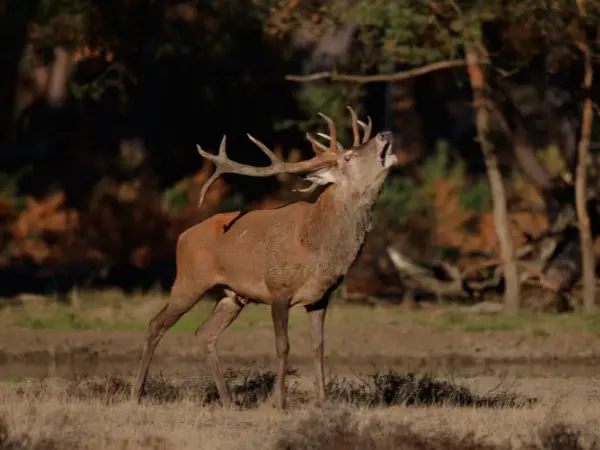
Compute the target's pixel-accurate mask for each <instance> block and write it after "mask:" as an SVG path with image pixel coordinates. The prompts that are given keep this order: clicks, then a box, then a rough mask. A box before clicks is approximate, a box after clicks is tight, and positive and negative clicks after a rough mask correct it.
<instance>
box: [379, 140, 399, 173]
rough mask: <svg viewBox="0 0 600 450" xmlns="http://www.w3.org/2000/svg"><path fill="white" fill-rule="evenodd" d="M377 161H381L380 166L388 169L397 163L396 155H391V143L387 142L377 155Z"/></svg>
mask: <svg viewBox="0 0 600 450" xmlns="http://www.w3.org/2000/svg"><path fill="white" fill-rule="evenodd" d="M379 160H380V161H381V165H382V166H383V167H384V168H386V169H388V168H390V167H391V166H393V165H394V164H396V162H397V160H398V159H397V158H396V155H394V154H393V153H392V142H391V141H389V140H388V141H387V142H386V143H385V145H384V146H383V149H382V150H381V153H380V154H379Z"/></svg>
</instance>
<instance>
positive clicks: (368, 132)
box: [357, 116, 373, 144]
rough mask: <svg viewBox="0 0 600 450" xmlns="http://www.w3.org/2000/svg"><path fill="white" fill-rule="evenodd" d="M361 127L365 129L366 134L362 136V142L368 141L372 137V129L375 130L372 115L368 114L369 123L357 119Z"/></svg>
mask: <svg viewBox="0 0 600 450" xmlns="http://www.w3.org/2000/svg"><path fill="white" fill-rule="evenodd" d="M357 122H358V124H359V125H360V126H361V128H362V129H363V130H364V131H365V134H364V135H363V138H362V143H363V144H364V143H366V142H367V141H368V140H369V139H370V138H371V131H372V130H373V122H372V121H371V116H367V122H368V123H367V124H365V123H364V122H363V121H362V120H358V121H357Z"/></svg>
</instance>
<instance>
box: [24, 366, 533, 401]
mask: <svg viewBox="0 0 600 450" xmlns="http://www.w3.org/2000/svg"><path fill="white" fill-rule="evenodd" d="M289 374H290V375H295V372H294V371H289ZM225 376H226V378H227V379H228V381H229V383H230V385H231V387H232V391H233V394H234V396H235V400H236V404H237V406H238V408H240V409H252V408H256V407H257V406H259V405H260V404H262V403H264V402H265V401H267V399H268V398H269V397H270V396H271V394H272V392H273V387H274V385H275V373H274V372H272V371H269V370H247V371H238V370H228V371H227V372H226V374H225ZM288 384H289V386H288V390H287V391H288V392H287V396H288V399H289V403H290V404H292V405H294V404H295V405H303V404H306V403H308V402H309V401H310V398H311V397H312V395H311V393H310V392H309V391H307V390H304V389H301V388H299V386H298V385H296V384H294V383H288ZM326 389H327V398H328V401H329V403H335V404H347V405H353V406H359V407H368V408H380V407H389V406H436V405H438V406H460V407H477V408H523V407H528V406H531V405H533V404H534V403H535V402H536V401H537V399H535V398H532V397H525V396H522V395H518V394H515V393H511V392H496V393H494V392H490V393H488V394H485V395H477V394H475V393H473V392H472V391H471V390H470V389H469V388H467V387H466V386H461V385H457V384H455V383H454V382H452V381H444V380H435V379H433V378H432V377H431V376H429V375H423V376H417V375H415V374H412V373H409V374H400V373H396V372H387V373H375V374H371V375H363V376H361V377H358V378H346V377H334V378H332V379H330V380H329V382H328V383H327V386H326ZM130 393H131V382H130V380H129V379H125V378H124V377H122V376H118V375H113V376H108V377H105V378H95V377H92V378H88V377H75V378H73V379H71V380H69V382H68V384H67V386H66V388H65V389H64V390H63V391H61V392H59V394H58V396H59V397H61V398H63V399H65V400H67V399H77V400H84V401H90V400H100V401H102V402H104V403H105V404H106V405H111V404H116V403H122V402H124V401H128V400H129V398H130ZM17 394H18V395H21V396H25V395H27V396H29V397H37V398H41V397H44V396H48V386H47V385H46V383H45V382H44V381H43V380H42V381H39V382H37V383H34V384H33V385H29V386H28V387H27V389H26V390H25V389H24V388H22V387H20V388H18V389H17ZM144 398H145V399H146V400H148V401H150V402H151V403H177V402H181V401H187V402H191V403H194V404H197V405H200V406H208V405H213V404H218V403H219V393H218V391H217V387H216V385H215V383H214V381H213V380H212V378H211V377H210V376H205V377H200V378H182V377H178V378H165V377H163V376H162V375H160V376H156V377H149V378H148V381H147V383H146V388H145V393H144Z"/></svg>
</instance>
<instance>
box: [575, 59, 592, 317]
mask: <svg viewBox="0 0 600 450" xmlns="http://www.w3.org/2000/svg"><path fill="white" fill-rule="evenodd" d="M593 79H594V69H593V65H592V56H591V53H590V51H589V50H587V51H586V52H585V73H584V79H583V86H584V89H586V90H587V91H588V97H587V98H586V99H585V102H584V104H583V117H582V127H581V139H580V140H579V146H578V149H577V169H576V171H575V205H576V207H577V220H578V223H579V236H580V239H581V259H582V261H581V263H582V272H583V310H584V312H585V313H587V314H593V313H595V312H596V257H595V255H594V242H593V240H592V235H591V232H590V217H589V215H588V211H587V196H586V192H587V160H588V153H589V148H590V135H591V134H592V121H593V111H592V100H591V99H590V97H589V90H590V88H591V87H592V82H593Z"/></svg>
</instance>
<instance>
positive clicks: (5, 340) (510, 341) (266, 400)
mask: <svg viewBox="0 0 600 450" xmlns="http://www.w3.org/2000/svg"><path fill="white" fill-rule="evenodd" d="M163 301H164V299H163V298H160V296H145V297H137V298H132V299H123V297H121V296H119V295H118V294H116V293H115V294H111V293H106V292H104V293H79V294H77V295H76V296H74V298H73V301H72V302H71V304H68V305H67V304H60V303H58V302H56V301H54V300H52V299H45V298H39V297H33V296H25V297H23V298H22V302H21V303H20V304H17V305H13V306H6V307H4V308H2V309H1V310H0V324H1V325H2V327H1V330H0V380H2V381H0V449H25V448H28V449H29V448H34V449H38V450H42V449H59V448H60V449H63V448H69V449H79V448H89V449H96V448H107V449H108V448H119V449H137V448H151V449H162V448H165V449H166V448H175V449H237V448H239V449H263V448H264V449H274V450H277V449H313V448H314V449H336V450H345V449H357V450H358V449H440V450H441V449H484V448H489V449H500V448H507V449H508V448H527V449H529V448H531V449H533V448H547V449H579V448H581V449H583V448H600V445H596V444H595V443H594V439H595V433H596V432H598V433H600V431H599V430H600V427H599V425H600V385H599V384H598V383H597V376H596V373H598V372H599V371H600V339H599V337H600V336H599V332H600V319H597V318H586V317H583V316H577V315H545V314H535V315H534V314H525V315H523V316H521V317H519V318H516V319H506V318H502V317H499V316H494V315H484V314H473V313H469V312H467V311H466V310H464V309H461V308H458V307H452V306H444V307H443V306H437V307H429V308H424V309H422V310H406V309H404V308H399V307H376V308H371V307H361V306H347V305H336V304H334V305H333V306H332V307H331V309H330V311H329V312H328V316H327V319H326V371H327V375H328V398H329V402H328V405H327V406H326V407H325V408H323V409H319V410H317V409H314V408H313V407H312V406H311V402H312V398H313V394H312V362H311V359H310V357H309V355H310V352H309V348H308V341H309V340H308V339H307V337H308V330H307V327H306V317H305V314H304V311H303V310H302V309H297V310H292V314H291V326H290V342H291V353H290V366H291V369H292V371H293V373H292V374H291V375H290V377H288V380H289V382H288V395H289V398H290V401H291V405H290V409H289V411H287V412H286V413H279V412H277V411H276V410H274V409H273V408H272V406H271V399H270V394H271V391H272V387H273V373H272V372H271V369H272V368H273V367H274V356H275V351H274V339H273V332H272V328H271V320H270V315H269V312H268V309H267V308H266V307H264V306H256V305H250V306H249V307H247V308H246V309H245V310H244V311H243V313H242V315H241V316H240V317H239V318H238V320H237V321H236V323H235V324H234V325H233V326H232V327H231V328H230V329H229V330H227V331H226V332H225V333H224V334H223V337H222V339H221V341H220V343H219V350H220V352H221V355H222V360H223V363H224V365H226V366H227V367H229V368H230V369H231V371H230V372H229V377H230V379H231V382H232V383H233V385H234V390H235V392H236V398H237V401H238V407H237V408H235V409H233V410H226V409H223V408H221V407H220V406H219V404H218V399H217V396H216V390H215V387H214V385H213V384H212V381H211V379H210V376H209V374H208V372H207V370H206V367H205V365H204V363H203V358H202V356H201V354H200V349H199V348H198V346H197V345H196V343H195V338H194V336H193V331H194V330H195V329H196V328H197V327H198V326H199V324H200V323H201V322H202V320H203V319H204V318H205V317H206V316H207V314H208V313H209V311H210V309H211V308H212V306H213V305H212V303H211V302H209V301H205V302H201V303H200V304H199V305H198V306H197V307H196V308H195V309H194V310H192V311H190V313H189V314H188V315H187V316H185V317H184V319H182V321H181V322H180V323H178V324H177V325H176V326H175V327H174V328H173V329H172V330H171V331H169V332H168V333H167V335H166V336H165V338H164V340H163V341H162V342H161V344H160V346H159V348H158V350H157V354H156V359H155V362H154V363H153V365H152V367H151V374H152V380H151V383H150V385H149V388H148V396H147V398H145V399H144V401H143V403H142V404H141V405H134V404H132V403H130V402H129V400H128V391H129V383H130V381H131V376H132V374H133V372H134V371H135V369H136V368H137V364H138V360H139V356H140V350H141V346H142V344H143V340H144V332H145V329H146V324H147V322H148V320H149V319H150V318H151V317H152V315H153V314H154V313H155V312H156V311H157V310H158V309H159V308H160V306H161V304H162V302H163Z"/></svg>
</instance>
